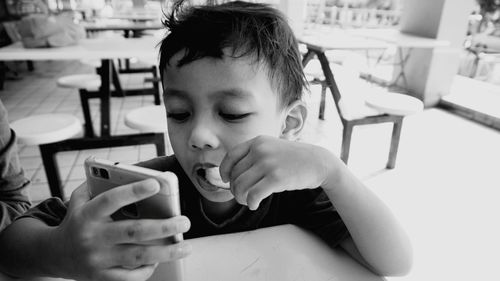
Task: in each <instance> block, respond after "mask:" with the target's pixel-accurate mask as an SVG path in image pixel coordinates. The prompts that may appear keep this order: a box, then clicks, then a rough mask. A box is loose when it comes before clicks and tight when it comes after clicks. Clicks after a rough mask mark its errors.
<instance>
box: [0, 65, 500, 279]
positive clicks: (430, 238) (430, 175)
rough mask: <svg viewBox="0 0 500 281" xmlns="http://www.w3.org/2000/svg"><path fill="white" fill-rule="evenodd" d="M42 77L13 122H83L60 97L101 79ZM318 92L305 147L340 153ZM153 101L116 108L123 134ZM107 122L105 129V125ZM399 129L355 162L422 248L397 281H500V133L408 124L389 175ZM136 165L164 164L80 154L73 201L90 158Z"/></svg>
mask: <svg viewBox="0 0 500 281" xmlns="http://www.w3.org/2000/svg"><path fill="white" fill-rule="evenodd" d="M35 66H36V70H35V72H33V73H28V72H24V71H23V73H22V75H21V76H22V79H21V80H17V81H7V82H6V84H5V89H4V90H3V91H0V98H1V99H2V101H3V102H4V103H5V105H6V107H7V109H8V110H9V112H10V118H11V120H15V119H17V118H21V117H23V116H26V115H30V114H37V113H45V112H69V113H72V114H75V115H77V116H80V117H81V111H80V105H79V99H78V95H77V93H76V92H75V91H73V90H68V89H61V88H57V87H56V85H55V79H56V78H57V77H59V76H61V75H63V74H70V73H85V72H90V71H92V69H91V68H90V67H88V66H85V65H81V64H79V63H78V62H50V61H49V62H38V63H36V65H35ZM317 92H318V89H317V88H314V87H313V88H312V94H311V95H310V96H308V97H307V98H306V100H307V102H308V104H309V107H310V109H311V110H310V114H309V118H308V122H307V126H306V128H305V132H304V137H303V139H304V141H308V142H312V143H316V144H318V145H322V146H325V147H327V148H328V149H330V150H331V151H333V152H334V153H336V154H337V153H338V152H339V147H340V142H341V128H342V127H341V123H340V121H339V119H338V116H337V115H336V112H335V111H334V108H333V103H332V102H333V101H332V100H331V99H328V100H327V111H326V120H325V121H321V120H318V119H317V117H316V116H317V109H318V94H317ZM152 103H153V99H152V97H149V96H147V97H139V98H137V97H130V98H129V97H127V98H114V99H113V100H112V112H113V126H114V128H116V131H115V132H116V133H122V132H127V129H126V127H125V126H123V116H124V113H125V112H127V110H129V109H130V108H134V107H137V106H141V105H146V104H152ZM96 121H97V120H96ZM390 131H391V128H390V127H389V126H387V125H384V124H382V125H372V126H364V127H360V128H356V129H355V130H354V134H353V143H352V145H351V159H350V162H349V166H350V168H351V169H352V170H353V172H354V173H355V174H356V175H358V176H359V177H361V178H362V179H363V181H364V182H365V183H366V184H367V186H368V187H370V189H372V190H373V191H374V192H375V193H376V194H378V195H379V196H380V197H381V198H382V200H384V201H385V202H386V203H387V205H388V206H389V207H390V208H391V209H392V210H393V211H394V213H395V215H396V217H397V218H398V219H399V220H400V221H401V223H402V224H403V226H404V227H405V229H407V231H408V233H409V235H410V238H411V240H412V242H413V245H414V252H415V257H414V260H415V262H414V268H413V271H412V272H411V273H410V274H409V275H408V276H406V277H403V278H389V279H391V280H415V281H417V280H418V281H421V280H500V273H499V272H498V270H497V269H496V268H497V266H498V260H499V257H498V253H500V242H499V239H498V237H500V224H499V223H498V221H499V220H500V217H499V214H500V204H499V202H500V191H499V189H500V173H499V172H498V169H499V167H500V132H499V131H498V130H493V129H490V128H487V127H484V126H481V125H478V124H477V123H474V122H470V121H468V120H466V119H463V118H461V117H458V116H455V115H452V114H449V113H447V112H446V111H443V110H441V109H428V110H425V111H424V112H422V113H420V114H417V115H414V116H408V117H406V118H405V121H404V126H403V131H402V136H401V142H400V147H399V154H398V160H397V163H396V168H395V169H393V170H385V169H384V166H385V162H386V160H387V155H388V148H389V140H390ZM90 154H96V155H98V156H99V157H103V158H109V159H112V160H118V161H126V162H135V161H138V160H141V159H147V158H151V157H154V149H153V147H149V146H140V147H128V148H116V149H102V150H93V151H79V152H77V151H75V152H66V153H61V154H60V155H59V156H58V159H59V161H60V164H61V165H60V166H61V167H60V169H61V172H62V174H63V177H64V179H65V186H66V189H67V192H68V193H69V192H70V191H71V190H72V189H74V188H75V187H76V186H77V185H78V184H80V183H81V182H82V181H83V178H84V176H83V169H82V161H83V159H85V157H86V156H87V155H90ZM20 157H21V161H22V164H23V166H24V167H25V169H26V172H27V175H28V176H29V177H30V178H31V179H32V181H33V185H32V187H31V195H32V198H33V199H34V200H40V199H43V198H46V197H47V196H48V188H47V184H46V179H45V175H44V170H43V167H42V165H41V162H40V159H39V157H38V149H37V147H31V146H21V147H20Z"/></svg>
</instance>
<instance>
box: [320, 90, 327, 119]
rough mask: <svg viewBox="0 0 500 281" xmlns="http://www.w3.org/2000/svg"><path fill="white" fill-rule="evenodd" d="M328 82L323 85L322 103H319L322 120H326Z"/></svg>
mask: <svg viewBox="0 0 500 281" xmlns="http://www.w3.org/2000/svg"><path fill="white" fill-rule="evenodd" d="M325 83H326V82H322V83H321V101H320V103H319V116H318V118H319V119H321V120H325V99H326V84H325Z"/></svg>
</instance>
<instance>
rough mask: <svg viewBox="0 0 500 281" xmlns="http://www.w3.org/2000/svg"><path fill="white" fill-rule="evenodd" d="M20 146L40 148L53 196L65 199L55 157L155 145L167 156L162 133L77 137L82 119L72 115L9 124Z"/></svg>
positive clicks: (53, 114)
mask: <svg viewBox="0 0 500 281" xmlns="http://www.w3.org/2000/svg"><path fill="white" fill-rule="evenodd" d="M10 126H11V128H12V129H13V130H14V131H15V132H16V135H17V137H18V140H19V142H20V143H23V144H26V145H38V146H39V148H40V154H41V157H42V162H43V166H44V168H45V173H46V175H47V181H48V183H49V188H50V192H51V195H52V196H54V197H59V198H61V199H63V200H64V199H65V194H64V189H63V186H62V184H61V178H60V175H59V170H58V165H57V158H56V154H57V153H58V152H62V151H73V150H84V149H96V148H105V147H118V146H132V145H143V144H154V145H155V147H156V154H157V155H158V156H162V155H165V139H164V137H165V136H164V134H163V133H156V132H153V133H141V134H129V135H118V136H108V137H92V138H91V137H82V138H80V137H77V138H74V137H75V136H77V135H79V134H80V133H81V131H82V125H81V123H80V120H79V119H78V118H76V117H75V116H73V115H69V114H56V113H52V114H40V115H32V116H29V117H25V118H22V119H19V120H16V121H14V122H12V123H11V124H10Z"/></svg>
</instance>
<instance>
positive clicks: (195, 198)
mask: <svg viewBox="0 0 500 281" xmlns="http://www.w3.org/2000/svg"><path fill="white" fill-rule="evenodd" d="M166 26H167V28H168V29H169V31H170V33H169V34H168V35H167V36H166V38H165V39H164V40H163V42H162V44H161V48H160V69H161V71H162V81H163V87H164V97H165V106H166V109H167V118H168V130H169V137H170V142H171V144H172V148H173V150H174V152H175V156H171V157H163V158H156V159H153V160H150V161H147V162H144V163H140V164H139V165H141V166H146V167H150V168H155V169H158V170H169V171H172V172H174V173H175V174H176V175H177V177H178V178H179V185H180V192H181V194H180V195H181V208H182V210H181V212H182V214H183V215H184V216H181V217H177V218H172V219H167V220H135V221H121V222H112V221H110V219H109V215H110V214H112V213H113V212H114V211H116V210H118V209H119V208H120V207H122V206H125V205H127V204H129V203H132V202H135V201H137V200H140V199H142V198H145V197H148V196H151V195H152V194H154V193H156V192H158V183H157V182H155V181H154V180H147V181H143V182H138V183H135V184H132V185H125V186H121V187H118V188H116V189H113V190H110V191H108V192H105V193H103V194H102V195H100V196H97V197H96V198H94V199H92V200H90V198H88V194H87V193H86V190H85V188H86V187H85V186H82V187H80V188H78V189H77V190H76V191H75V192H74V193H73V194H72V197H71V199H70V202H69V207H68V208H67V209H66V206H65V205H63V204H62V203H60V202H58V201H52V202H46V203H45V204H43V205H42V206H40V207H38V209H35V210H34V211H32V212H31V213H30V214H28V215H27V216H26V218H23V219H19V220H18V221H16V222H15V223H14V224H13V225H12V227H10V228H9V229H8V231H7V232H6V234H5V235H4V236H3V237H0V246H4V247H6V246H8V247H9V248H10V251H9V252H10V253H23V254H22V255H21V254H19V255H18V256H17V257H15V258H16V259H17V261H14V262H13V261H12V260H13V259H12V258H11V259H9V260H6V261H5V260H4V261H3V263H4V266H3V267H2V269H3V270H5V271H6V272H8V273H10V274H12V275H16V276H33V275H51V276H62V277H70V278H79V279H92V278H94V279H98V280H116V279H120V280H144V279H146V278H147V277H148V276H150V274H151V272H152V270H153V268H154V264H155V263H157V262H163V261H167V260H172V259H177V258H181V257H184V256H186V255H187V254H188V252H189V246H188V245H189V244H188V243H189V241H186V242H184V243H182V244H177V245H170V246H141V245H137V244H135V242H137V241H145V240H151V239H156V238H161V237H166V236H170V235H173V234H176V233H185V234H184V237H185V238H188V239H189V238H193V237H199V236H206V235H212V234H220V233H229V232H236V231H245V230H251V229H256V228H261V227H267V226H272V225H278V224H285V223H293V224H296V225H299V226H301V227H303V228H306V229H309V230H311V231H312V232H314V233H315V234H317V235H318V236H320V237H321V238H323V239H324V240H325V241H326V242H327V243H328V244H329V245H331V246H332V247H335V246H337V245H340V246H342V247H344V248H345V249H346V250H347V251H348V252H349V253H351V254H352V255H353V257H355V258H356V259H358V260H360V261H361V262H363V263H364V264H365V265H366V266H368V267H369V268H371V269H372V270H373V271H375V272H376V273H378V274H381V275H400V274H405V273H406V272H407V271H408V270H409V267H410V265H411V246H410V244H409V242H408V238H407V237H406V235H405V234H404V232H403V231H402V229H401V228H400V227H399V225H398V224H397V223H396V221H395V219H394V218H393V216H392V214H391V213H390V211H389V210H388V209H387V208H386V207H385V205H384V204H383V203H382V202H380V201H379V199H377V198H376V197H375V196H374V195H373V194H372V193H371V192H370V191H369V190H368V189H367V188H366V187H364V186H363V184H362V183H361V182H360V181H359V180H357V179H356V178H355V177H354V176H353V175H352V174H351V173H350V172H349V171H348V170H347V168H346V167H345V165H343V163H342V162H341V161H340V160H339V159H338V158H337V157H335V156H334V155H332V154H331V153H330V152H328V151H327V150H325V149H323V148H320V147H317V146H313V145H309V144H304V143H299V142H295V141H294V140H296V139H297V138H298V136H299V134H300V131H301V129H302V127H303V125H304V121H305V118H306V107H305V106H304V103H303V102H302V101H301V100H300V97H301V95H302V91H303V89H304V86H305V84H306V83H305V80H304V75H303V72H302V67H301V63H300V55H299V52H298V48H297V42H296V39H295V38H294V36H293V33H292V31H291V29H290V28H289V26H288V25H287V24H286V21H285V20H284V19H283V17H282V16H281V15H280V14H279V13H278V12H277V11H276V10H274V9H272V8H270V7H268V6H266V5H262V4H250V3H244V2H230V3H227V4H222V5H218V6H205V7H191V8H187V9H185V8H184V7H183V6H182V3H180V4H178V5H177V6H176V7H174V11H173V12H172V14H171V15H170V17H169V18H168V19H167V20H166ZM218 169H220V171H219V172H217V170H218ZM219 176H220V178H219ZM227 183H229V187H228V186H227V185H228V184H227ZM333 206H335V208H334V207H333ZM47 226H53V227H47ZM190 227H191V228H190ZM189 228H190V229H189ZM188 229H189V231H188ZM35 233H36V235H35ZM15 234H17V235H15ZM21 234H22V235H21ZM47 241H48V242H47ZM50 241H57V242H50ZM33 245H36V250H38V252H37V251H36V250H34V249H32V248H35V247H34V246H33ZM47 249H50V251H52V253H51V255H50V258H48V259H49V260H48V261H47V260H44V258H45V259H47ZM21 250H22V251H21ZM40 253H43V258H40V257H38V256H39V255H41V254H40ZM50 259H54V260H50ZM26 264H28V265H29V266H26ZM19 265H23V266H24V268H27V269H28V270H29V271H28V272H26V270H25V271H24V272H21V271H22V270H20V269H17V270H16V268H20V267H19Z"/></svg>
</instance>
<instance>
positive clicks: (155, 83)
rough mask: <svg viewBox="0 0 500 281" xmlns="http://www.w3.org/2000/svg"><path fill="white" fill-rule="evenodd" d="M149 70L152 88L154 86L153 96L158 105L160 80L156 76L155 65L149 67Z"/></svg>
mask: <svg viewBox="0 0 500 281" xmlns="http://www.w3.org/2000/svg"><path fill="white" fill-rule="evenodd" d="M151 72H152V73H153V88H154V97H155V105H160V82H159V80H160V79H159V78H158V71H157V68H156V66H153V67H152V68H151Z"/></svg>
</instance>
